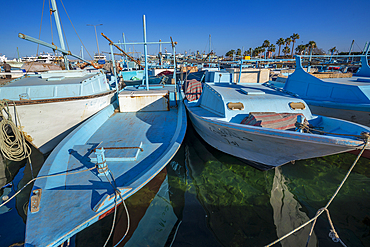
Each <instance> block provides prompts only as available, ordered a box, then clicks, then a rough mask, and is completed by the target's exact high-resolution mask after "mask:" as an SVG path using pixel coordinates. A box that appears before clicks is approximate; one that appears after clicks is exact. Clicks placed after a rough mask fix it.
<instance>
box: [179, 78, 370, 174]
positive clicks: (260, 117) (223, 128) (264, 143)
mask: <svg viewBox="0 0 370 247" xmlns="http://www.w3.org/2000/svg"><path fill="white" fill-rule="evenodd" d="M185 105H186V107H187V110H188V112H189V116H190V119H191V121H192V124H193V126H194V128H195V129H196V131H197V132H198V134H199V135H200V136H201V137H202V138H203V139H204V140H205V141H206V142H207V143H209V144H210V145H211V146H213V147H215V148H217V149H219V150H221V151H223V152H225V153H228V154H231V155H234V156H236V157H239V158H241V159H244V160H248V163H249V164H251V165H253V166H255V167H257V168H259V169H263V170H264V169H270V168H273V167H276V166H280V165H283V164H285V163H287V162H291V161H295V160H300V159H308V158H313V157H320V156H326V155H330V154H336V153H341V152H347V151H351V150H355V149H360V148H362V147H363V145H364V144H365V139H366V138H367V136H366V135H363V136H362V132H370V128H369V127H365V126H362V125H359V124H356V123H351V122H348V121H344V120H339V119H334V118H329V117H324V116H315V115H312V114H311V111H310V109H309V108H308V106H307V104H306V103H305V101H303V100H301V99H299V98H296V97H294V96H292V95H288V94H285V93H283V92H279V91H275V90H273V89H271V88H268V87H266V86H263V85H261V84H256V83H240V84H232V83H228V82H224V83H206V84H204V87H203V92H202V94H201V96H200V98H199V99H198V100H195V101H192V102H189V101H187V100H186V101H185ZM296 122H298V124H296ZM296 126H297V127H296ZM301 127H303V128H305V129H307V130H309V131H308V133H304V132H305V131H303V130H302V128H301ZM367 149H370V147H367Z"/></svg>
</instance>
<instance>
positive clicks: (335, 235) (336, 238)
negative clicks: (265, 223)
mask: <svg viewBox="0 0 370 247" xmlns="http://www.w3.org/2000/svg"><path fill="white" fill-rule="evenodd" d="M362 135H363V136H364V137H365V138H366V140H365V143H364V146H363V147H362V149H361V152H360V153H359V154H358V155H357V158H356V160H355V161H354V162H353V164H352V166H351V168H350V169H349V170H348V172H347V174H346V176H345V177H344V179H343V181H342V182H341V183H340V185H339V187H338V188H337V190H336V191H335V193H334V195H333V196H332V197H331V198H330V200H329V202H328V203H327V204H326V206H325V207H323V208H321V209H319V210H318V211H317V213H316V215H315V217H313V218H312V219H310V220H309V221H307V222H306V223H304V224H303V225H301V226H299V227H297V228H296V229H294V230H293V231H291V232H289V233H287V234H286V235H284V236H283V237H281V238H279V239H278V240H276V241H274V242H272V243H270V244H268V245H266V247H269V246H272V245H274V244H276V243H278V242H280V241H282V240H283V239H285V238H287V237H289V236H290V235H292V234H293V233H295V232H297V231H299V230H300V229H302V228H303V227H305V226H307V225H308V224H310V223H311V222H313V224H312V227H311V231H310V234H309V236H308V239H307V243H306V246H308V242H309V241H310V237H311V235H312V232H313V228H314V226H315V223H316V219H317V218H318V217H319V216H320V215H321V214H322V213H323V212H327V215H328V219H329V223H330V225H331V230H330V233H329V237H331V238H332V240H333V241H334V242H340V243H341V244H342V245H343V246H346V245H345V244H344V243H343V241H342V240H341V239H340V238H339V235H338V233H337V232H336V231H335V229H334V225H333V222H332V221H331V218H330V215H329V210H328V207H329V205H330V204H331V203H332V201H333V200H334V198H335V197H336V196H337V194H338V193H339V190H340V189H341V188H342V186H343V184H344V183H345V182H346V180H347V178H348V177H349V175H350V173H351V171H352V170H353V168H354V167H355V165H356V164H357V162H358V160H359V159H360V157H361V155H362V153H363V152H364V151H365V149H366V147H367V145H368V144H369V140H370V134H369V133H365V132H363V133H362Z"/></svg>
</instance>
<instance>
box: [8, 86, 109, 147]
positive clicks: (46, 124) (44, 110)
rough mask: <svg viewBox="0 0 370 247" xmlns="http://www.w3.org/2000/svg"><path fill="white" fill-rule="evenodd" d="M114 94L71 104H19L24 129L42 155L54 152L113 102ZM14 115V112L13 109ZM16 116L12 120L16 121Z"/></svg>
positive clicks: (56, 102)
mask: <svg viewBox="0 0 370 247" xmlns="http://www.w3.org/2000/svg"><path fill="white" fill-rule="evenodd" d="M113 96H114V93H113V92H112V93H110V94H103V95H102V96H100V97H90V98H89V97H84V98H81V99H78V98H77V99H75V100H70V101H57V100H54V101H53V102H50V101H49V102H47V103H39V104H25V105H17V104H16V109H17V112H18V116H19V118H20V121H21V126H22V130H23V131H24V132H25V133H26V134H27V135H28V136H29V137H30V140H31V142H32V144H33V145H34V146H35V147H37V148H38V149H39V150H40V151H41V152H42V153H47V152H49V151H51V150H52V149H53V148H54V147H55V146H56V145H57V144H58V143H59V142H60V141H61V140H62V139H63V138H64V137H65V136H66V135H67V134H68V133H69V132H71V131H72V130H73V128H74V127H76V126H77V125H78V124H79V123H81V122H82V121H84V120H85V119H87V118H89V117H90V116H91V115H93V114H95V113H97V112H98V111H100V110H101V109H103V108H104V107H106V106H107V105H109V104H110V103H111V99H112V97H113ZM11 112H12V113H13V109H11ZM14 115H15V114H13V116H12V117H13V121H14Z"/></svg>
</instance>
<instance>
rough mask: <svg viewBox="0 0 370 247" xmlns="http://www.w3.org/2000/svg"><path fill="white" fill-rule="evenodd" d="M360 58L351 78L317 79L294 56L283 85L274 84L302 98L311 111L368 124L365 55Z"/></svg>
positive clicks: (368, 73) (369, 86)
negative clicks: (294, 65)
mask: <svg viewBox="0 0 370 247" xmlns="http://www.w3.org/2000/svg"><path fill="white" fill-rule="evenodd" d="M361 59H362V67H361V68H360V70H359V71H358V73H357V74H355V75H354V76H353V77H350V78H328V79H319V78H316V77H315V76H313V75H310V74H308V73H307V72H305V71H304V70H303V67H302V63H301V57H300V56H297V57H296V69H295V71H294V73H293V74H291V75H290V76H289V77H288V79H287V80H286V82H285V84H281V85H278V84H276V83H274V84H275V85H276V86H280V87H281V86H283V88H284V90H286V91H288V92H291V93H294V94H296V95H297V96H298V97H300V98H302V99H304V100H305V101H306V103H307V104H308V105H309V106H310V109H311V111H312V113H314V114H318V115H324V116H329V117H335V118H340V119H345V120H348V121H351V122H356V123H359V124H363V125H366V126H370V114H369V112H370V78H369V77H367V76H370V68H369V66H368V64H367V61H366V57H365V56H362V57H361Z"/></svg>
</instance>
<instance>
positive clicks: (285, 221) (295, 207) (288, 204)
mask: <svg viewBox="0 0 370 247" xmlns="http://www.w3.org/2000/svg"><path fill="white" fill-rule="evenodd" d="M270 203H271V206H272V208H273V211H274V223H275V226H276V232H277V236H278V237H279V238H281V237H282V236H284V235H285V234H287V233H289V232H291V231H292V230H294V229H296V228H297V227H299V226H301V225H303V224H304V223H306V222H307V221H309V220H310V219H309V217H308V216H307V214H306V213H305V212H303V211H302V206H301V205H300V203H299V202H298V201H297V200H296V199H295V198H294V195H293V194H292V193H291V192H290V190H289V188H288V186H287V179H286V178H285V177H284V175H283V174H282V168H281V167H277V168H275V176H274V182H273V185H272V190H271V198H270ZM309 234H310V225H309V226H307V227H305V228H303V229H302V230H300V231H298V232H297V233H295V234H292V235H291V236H289V237H288V238H286V239H284V240H283V241H281V245H282V246H284V247H289V246H292V247H295V246H306V242H307V236H308V235H309ZM316 245H317V238H316V235H315V233H313V234H312V236H311V238H310V242H309V245H308V246H316Z"/></svg>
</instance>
